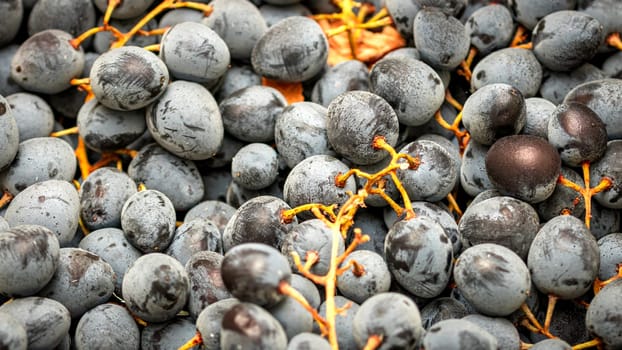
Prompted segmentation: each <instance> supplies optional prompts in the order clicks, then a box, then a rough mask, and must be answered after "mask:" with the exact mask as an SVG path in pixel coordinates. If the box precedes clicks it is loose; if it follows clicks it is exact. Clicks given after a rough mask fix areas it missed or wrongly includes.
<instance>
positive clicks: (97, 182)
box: [79, 167, 137, 230]
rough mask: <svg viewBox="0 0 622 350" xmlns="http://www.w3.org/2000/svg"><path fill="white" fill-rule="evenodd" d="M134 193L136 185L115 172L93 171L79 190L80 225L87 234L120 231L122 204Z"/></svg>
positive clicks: (120, 173) (102, 169) (118, 172)
mask: <svg viewBox="0 0 622 350" xmlns="http://www.w3.org/2000/svg"><path fill="white" fill-rule="evenodd" d="M136 192H137V191H136V183H134V181H132V179H131V178H130V177H129V176H128V175H127V174H126V173H124V172H122V171H119V170H118V169H116V168H110V167H105V168H100V169H97V170H95V171H93V172H92V173H91V174H89V176H88V177H87V178H86V180H85V181H84V182H83V183H82V186H80V191H79V194H80V217H81V218H82V223H83V224H84V225H85V226H86V227H87V228H88V229H89V230H98V229H101V228H104V227H121V211H122V209H123V204H125V201H127V200H128V198H130V197H131V196H132V195H134V194H135V193H136Z"/></svg>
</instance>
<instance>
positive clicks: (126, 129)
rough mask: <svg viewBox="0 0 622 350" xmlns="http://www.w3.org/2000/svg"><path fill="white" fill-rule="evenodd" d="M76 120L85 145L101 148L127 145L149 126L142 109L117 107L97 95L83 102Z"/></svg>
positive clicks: (115, 147)
mask: <svg viewBox="0 0 622 350" xmlns="http://www.w3.org/2000/svg"><path fill="white" fill-rule="evenodd" d="M76 124H77V126H78V131H79V134H80V137H82V139H84V143H85V145H86V146H87V147H88V148H90V149H92V150H95V151H97V152H105V151H113V150H116V149H119V148H125V147H126V146H127V145H129V144H130V143H132V142H133V141H135V140H136V138H138V137H139V136H140V135H142V134H143V133H144V132H145V130H147V126H146V125H145V112H144V111H143V110H142V109H140V110H133V111H117V110H114V109H110V108H107V107H106V106H104V105H102V104H99V103H98V102H97V100H95V99H93V100H91V101H88V102H86V103H84V105H82V107H81V108H80V110H79V111H78V116H77V123H76Z"/></svg>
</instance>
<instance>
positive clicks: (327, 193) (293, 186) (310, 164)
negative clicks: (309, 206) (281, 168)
mask: <svg viewBox="0 0 622 350" xmlns="http://www.w3.org/2000/svg"><path fill="white" fill-rule="evenodd" d="M370 147H371V146H370ZM347 171H348V167H347V166H346V165H345V164H344V163H343V162H341V161H340V160H338V159H337V158H334V157H332V156H328V155H315V156H311V157H308V158H306V159H304V160H303V161H301V162H300V163H298V165H296V166H295V167H294V168H293V169H292V170H291V171H290V172H289V174H288V175H287V178H286V179H285V184H284V185H283V197H284V199H285V201H286V202H287V203H288V204H289V205H291V206H292V207H296V206H298V205H302V204H306V203H323V204H326V205H330V204H331V203H336V204H338V205H339V204H343V203H345V201H346V200H347V199H348V196H347V194H346V192H347V191H352V192H355V191H356V181H355V180H354V178H353V177H350V178H348V180H347V181H346V182H345V185H344V186H343V187H342V188H340V187H337V185H336V184H335V177H336V176H337V175H339V174H340V173H341V174H343V173H345V172H347ZM299 216H300V217H301V218H311V217H312V214H311V213H301V214H299Z"/></svg>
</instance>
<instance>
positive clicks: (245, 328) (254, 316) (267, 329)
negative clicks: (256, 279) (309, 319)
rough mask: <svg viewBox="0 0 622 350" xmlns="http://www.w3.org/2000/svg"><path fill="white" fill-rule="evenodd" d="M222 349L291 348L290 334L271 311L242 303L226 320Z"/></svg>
mask: <svg viewBox="0 0 622 350" xmlns="http://www.w3.org/2000/svg"><path fill="white" fill-rule="evenodd" d="M220 348H221V349H274V350H285V349H286V348H287V335H286V334H285V331H284V330H283V327H281V324H280V323H279V321H277V320H276V319H275V318H274V317H273V316H272V315H270V313H269V312H268V311H266V310H265V309H263V308H261V307H260V306H257V305H255V304H251V303H239V304H236V305H234V306H233V307H231V309H229V311H227V313H225V314H224V315H223V317H222V329H221V330H220Z"/></svg>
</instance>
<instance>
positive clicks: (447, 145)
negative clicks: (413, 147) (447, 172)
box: [415, 121, 462, 168]
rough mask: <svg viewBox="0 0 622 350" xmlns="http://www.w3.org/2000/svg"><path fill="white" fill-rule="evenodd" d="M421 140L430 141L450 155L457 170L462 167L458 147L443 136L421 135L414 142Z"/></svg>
mask: <svg viewBox="0 0 622 350" xmlns="http://www.w3.org/2000/svg"><path fill="white" fill-rule="evenodd" d="M435 122H436V121H435ZM423 140H427V141H432V142H435V143H437V144H439V145H440V146H442V147H443V148H444V149H445V150H446V151H448V152H449V153H450V155H451V157H452V158H453V160H454V161H455V162H456V164H457V165H458V168H460V166H461V165H462V155H460V147H459V146H458V145H457V144H456V143H454V142H452V141H450V140H449V139H448V138H447V137H445V136H443V135H439V134H434V133H431V134H423V135H421V136H419V137H417V139H416V140H415V141H423Z"/></svg>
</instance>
